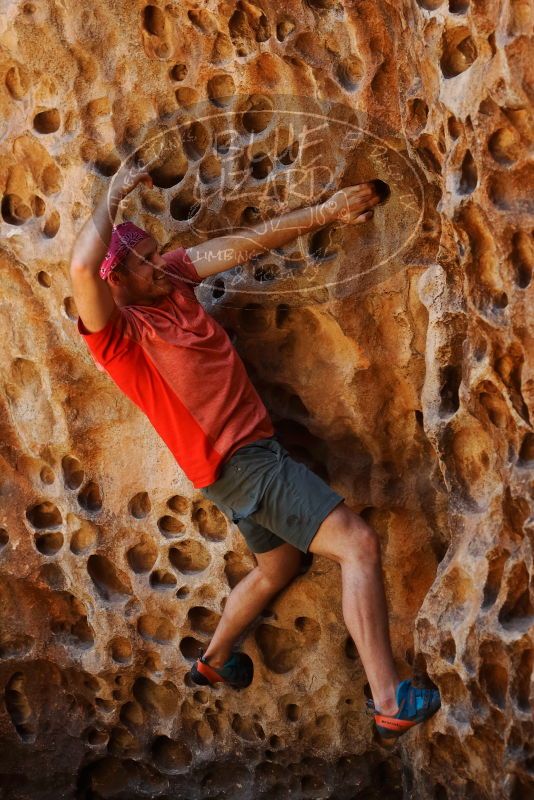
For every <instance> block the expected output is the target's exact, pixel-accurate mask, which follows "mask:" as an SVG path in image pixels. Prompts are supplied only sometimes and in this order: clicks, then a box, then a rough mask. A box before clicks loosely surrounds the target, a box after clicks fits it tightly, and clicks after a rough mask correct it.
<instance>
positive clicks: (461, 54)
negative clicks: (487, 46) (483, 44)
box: [440, 27, 478, 78]
mask: <svg viewBox="0 0 534 800" xmlns="http://www.w3.org/2000/svg"><path fill="white" fill-rule="evenodd" d="M477 56H478V52H477V47H476V44H475V42H474V40H473V38H472V37H471V34H470V32H469V28H457V27H454V28H450V29H449V30H448V31H446V33H445V34H444V35H443V39H442V56H441V62H440V63H441V71H442V73H443V76H444V77H445V78H455V77H456V76H457V75H460V74H461V73H462V72H465V70H466V69H469V67H470V66H471V65H472V64H473V62H474V61H475V60H476V58H477Z"/></svg>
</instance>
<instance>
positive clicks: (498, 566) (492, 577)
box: [482, 550, 510, 608]
mask: <svg viewBox="0 0 534 800" xmlns="http://www.w3.org/2000/svg"><path fill="white" fill-rule="evenodd" d="M509 555H510V553H509V552H508V551H507V550H504V551H502V552H494V553H490V554H489V555H488V557H487V558H488V562H489V563H488V577H487V578H486V584H485V586H484V599H483V601H482V608H489V607H490V606H492V605H493V604H494V603H495V601H496V599H497V597H498V595H499V591H500V588H501V582H502V576H503V574H504V567H505V564H506V561H507V560H508V557H509Z"/></svg>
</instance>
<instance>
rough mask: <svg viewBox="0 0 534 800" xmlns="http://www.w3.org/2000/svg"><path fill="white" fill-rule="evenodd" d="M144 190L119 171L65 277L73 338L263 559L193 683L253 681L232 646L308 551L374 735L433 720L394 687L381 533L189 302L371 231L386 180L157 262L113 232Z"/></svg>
mask: <svg viewBox="0 0 534 800" xmlns="http://www.w3.org/2000/svg"><path fill="white" fill-rule="evenodd" d="M141 182H144V183H147V184H149V185H150V184H151V178H150V176H149V174H148V173H147V172H143V171H139V172H136V173H132V172H130V171H129V170H127V169H126V168H125V167H121V169H120V170H119V172H118V173H117V175H116V176H115V178H114V181H113V187H114V190H113V195H112V196H111V197H107V196H105V197H104V198H103V199H102V200H101V201H100V203H99V204H98V205H97V207H96V209H95V210H94V212H93V215H92V217H91V218H90V219H89V220H88V221H87V222H86V224H85V225H84V227H83V229H82V231H81V232H80V234H79V236H78V238H77V240H76V242H75V245H74V248H73V252H72V257H71V267H70V273H71V279H72V286H73V294H74V299H75V302H76V306H77V309H78V313H79V319H78V331H79V332H80V334H81V335H82V336H83V338H84V339H85V341H86V343H87V345H88V347H89V350H90V352H91V353H92V355H93V357H94V359H95V361H96V362H97V363H98V364H99V365H101V368H103V369H104V370H105V371H106V372H107V373H108V374H109V376H110V377H111V378H112V380H113V381H114V382H115V383H116V385H117V386H118V387H119V388H120V389H121V390H122V391H123V392H124V393H125V394H126V395H127V396H128V397H129V398H130V399H131V400H132V401H133V402H134V403H135V404H136V405H137V406H138V407H139V408H140V409H141V410H142V411H143V412H144V413H145V414H146V415H147V417H148V418H149V420H150V422H151V423H152V425H153V426H154V428H155V429H156V430H157V432H158V433H159V434H160V436H161V438H162V439H163V441H164V442H165V443H166V444H167V446H168V447H169V449H170V450H171V452H172V453H173V455H174V456H175V458H176V460H177V461H178V463H179V464H180V466H181V468H182V469H183V471H184V472H185V474H186V475H187V477H188V478H189V479H190V480H191V481H192V483H193V486H194V487H195V488H197V489H199V490H200V491H201V492H202V493H203V494H204V495H205V496H206V497H208V498H209V499H210V500H211V501H212V502H213V503H215V504H216V505H217V506H218V507H219V508H220V509H221V510H222V511H223V512H224V513H225V514H227V516H228V517H230V518H231V519H232V520H233V521H234V522H235V523H236V524H237V526H238V528H239V529H240V531H241V532H242V533H243V535H244V536H245V539H246V541H247V544H248V546H249V547H250V549H251V550H252V552H253V553H254V555H255V558H256V561H257V566H256V567H255V568H254V569H253V570H252V571H251V572H249V573H248V575H246V576H245V577H244V578H243V579H242V580H241V581H240V582H239V583H238V584H237V585H236V586H235V587H234V589H233V590H232V592H231V593H230V595H229V597H228V599H227V602H226V606H225V608H224V612H223V614H222V617H221V620H220V622H219V625H218V626H217V629H216V631H215V633H214V635H213V638H212V639H211V642H210V644H209V646H208V647H207V649H206V651H205V652H204V653H202V652H201V654H200V657H199V658H198V660H197V661H196V663H195V665H194V666H193V669H192V671H191V677H192V680H193V681H194V682H195V683H198V684H203V685H211V684H215V683H217V682H223V683H226V684H228V685H229V686H231V687H234V688H242V687H246V686H248V685H249V684H250V682H251V680H252V675H253V665H252V661H251V659H250V658H249V657H248V656H247V655H246V654H244V653H241V652H239V651H235V650H233V646H234V643H235V642H236V640H237V639H238V637H239V636H240V634H241V633H242V632H243V631H244V630H245V629H246V628H247V626H248V625H249V624H250V623H251V622H252V621H253V620H254V619H255V618H256V617H257V615H258V614H259V613H260V612H261V610H262V609H263V608H264V607H265V606H266V604H267V603H268V602H269V601H270V600H271V599H272V598H273V596H274V595H276V594H277V593H278V592H279V591H280V590H281V589H282V588H283V587H284V586H286V585H287V584H288V583H289V581H291V580H292V578H294V577H295V576H296V575H297V574H298V573H299V571H300V567H301V559H302V556H303V554H314V553H316V554H318V555H321V556H325V557H326V558H329V559H332V560H333V561H336V562H337V563H338V564H339V565H340V567H341V577H342V607H343V616H344V620H345V623H346V625H347V628H348V630H349V632H350V634H351V636H352V638H353V640H354V642H355V644H356V647H357V649H358V653H359V655H360V658H361V661H362V664H363V667H364V669H365V672H366V674H367V677H368V680H369V686H370V689H371V693H372V697H373V700H372V701H371V700H369V701H368V706H369V708H371V710H372V713H373V714H374V718H375V722H376V725H377V729H378V731H379V733H380V734H381V735H382V736H383V737H384V738H389V739H390V740H395V739H396V737H398V736H399V735H401V734H403V733H404V732H405V731H406V730H408V729H409V728H411V727H413V726H414V725H417V724H418V723H421V722H423V721H424V720H426V719H427V718H428V717H430V716H431V715H432V714H434V713H435V711H436V710H437V709H438V708H439V705H440V699H439V693H438V690H437V689H428V688H417V687H416V686H414V685H413V682H412V680H403V681H399V677H398V675H397V672H396V669H395V666H394V661H393V654H392V650H391V643H390V638H389V629H388V619H387V606H386V598H385V592H384V585H383V577H382V566H381V556H380V543H379V538H378V536H377V534H376V532H375V531H374V530H373V529H372V528H371V527H370V526H369V525H368V524H367V523H366V522H365V521H364V520H363V519H362V517H360V516H359V515H358V514H356V513H355V512H353V511H351V509H350V508H349V507H348V506H347V505H346V504H345V502H344V498H343V497H342V496H341V495H339V494H338V493H337V492H335V491H333V490H332V489H331V488H330V487H329V486H328V485H327V484H326V483H325V482H324V481H323V480H322V479H321V478H319V477H318V476H317V475H316V474H315V473H314V472H312V471H311V470H310V469H308V468H307V467H306V466H304V465H303V464H301V463H298V462H297V461H294V460H293V459H292V458H291V457H290V456H289V454H288V452H287V451H286V450H285V448H284V447H283V446H282V444H281V443H280V441H279V440H278V439H277V437H276V434H275V431H274V428H273V425H272V423H271V420H270V417H269V414H268V412H267V409H266V408H265V406H264V404H263V402H262V400H261V398H260V397H259V395H258V393H257V392H256V390H255V389H254V387H253V386H252V384H251V382H250V380H249V378H248V376H247V373H246V370H245V367H244V365H243V363H242V361H241V360H240V358H239V356H238V355H237V352H236V350H235V349H234V347H233V345H232V343H231V341H230V339H229V337H228V336H227V334H226V332H225V331H224V329H223V328H222V327H221V325H219V324H218V323H217V321H216V320H215V319H214V318H213V317H212V316H210V315H209V314H208V313H207V312H206V311H205V310H204V308H203V306H202V305H201V304H200V303H199V302H198V300H197V298H196V296H195V293H194V287H195V286H196V285H198V284H199V283H200V282H201V281H202V280H203V279H204V278H206V277H208V276H209V275H214V274H216V273H219V272H223V271H224V270H228V269H230V268H232V267H233V266H235V265H237V264H240V263H244V262H246V261H247V260H248V259H250V258H251V257H252V256H253V255H255V254H257V253H259V252H265V251H269V250H271V249H273V248H277V247H281V246H283V245H284V244H286V243H287V242H289V241H290V240H292V239H294V238H295V237H297V236H299V235H301V234H304V233H306V232H310V231H313V230H316V229H317V228H319V227H322V226H323V225H325V224H328V223H329V222H333V221H336V220H342V221H343V222H345V223H354V224H362V223H365V222H367V221H368V220H370V219H371V218H372V216H373V207H374V206H376V205H377V204H378V203H380V202H381V200H383V199H384V195H383V193H382V191H381V186H380V183H381V182H373V181H371V182H369V183H362V184H358V185H356V186H351V187H348V188H346V189H343V190H340V191H338V192H335V193H334V194H333V195H332V196H331V197H330V198H329V199H328V200H326V201H325V202H323V203H319V204H317V205H314V206H309V207H306V208H302V209H299V210H295V211H291V212H289V213H287V214H283V215H281V216H278V217H276V218H274V219H272V220H269V221H268V222H266V223H261V224H259V225H257V226H255V227H251V228H248V229H247V230H246V231H236V232H235V233H234V234H229V235H226V236H221V237H218V238H214V239H211V240H208V241H206V242H204V243H202V244H199V245H195V246H193V247H188V248H183V247H178V248H177V249H175V250H171V251H169V252H167V253H164V254H163V255H160V253H159V248H158V243H157V242H156V241H155V240H154V238H153V237H152V236H150V235H149V234H148V233H147V232H146V231H143V230H141V229H140V228H138V227H137V226H136V225H134V224H132V223H131V222H126V223H123V224H121V225H118V226H114V220H115V216H116V213H117V210H118V206H119V204H120V202H121V201H122V200H123V199H124V197H126V195H127V194H128V193H129V192H131V191H132V190H133V189H134V188H135V187H136V186H137V185H138V184H139V183H141ZM382 186H383V185H382Z"/></svg>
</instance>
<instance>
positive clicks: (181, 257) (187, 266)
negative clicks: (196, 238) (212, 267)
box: [162, 247, 204, 291]
mask: <svg viewBox="0 0 534 800" xmlns="http://www.w3.org/2000/svg"><path fill="white" fill-rule="evenodd" d="M162 258H163V259H164V261H165V262H166V263H167V266H166V269H165V271H166V272H167V274H168V275H169V276H170V277H171V278H173V279H174V280H175V282H176V283H177V285H178V284H180V285H181V286H182V287H186V286H189V287H190V289H191V291H193V288H194V287H195V286H198V284H199V283H201V282H202V281H203V280H204V278H201V277H200V275H199V274H198V272H197V271H196V268H195V265H194V263H193V262H192V261H191V259H190V258H189V256H188V255H187V250H186V249H185V247H177V248H176V250H169V251H168V252H167V253H164V254H163V256H162Z"/></svg>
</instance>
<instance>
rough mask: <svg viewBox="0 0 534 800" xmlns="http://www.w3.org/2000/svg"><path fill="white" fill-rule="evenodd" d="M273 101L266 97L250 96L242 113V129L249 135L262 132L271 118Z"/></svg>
mask: <svg viewBox="0 0 534 800" xmlns="http://www.w3.org/2000/svg"><path fill="white" fill-rule="evenodd" d="M273 108H274V104H273V101H272V100H271V99H270V98H269V97H267V96H266V95H251V96H250V97H249V98H248V100H247V103H246V106H245V109H244V110H243V113H242V117H241V120H242V125H243V128H244V129H245V130H246V131H248V132H249V133H261V132H262V131H264V130H265V129H266V128H267V127H268V125H269V123H270V121H271V119H272V116H273Z"/></svg>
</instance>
